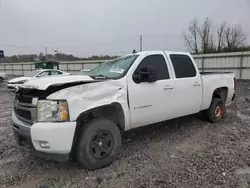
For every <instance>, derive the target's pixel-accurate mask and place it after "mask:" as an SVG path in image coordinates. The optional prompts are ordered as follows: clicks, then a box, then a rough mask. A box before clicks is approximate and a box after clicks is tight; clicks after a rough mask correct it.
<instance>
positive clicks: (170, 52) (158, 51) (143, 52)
mask: <svg viewBox="0 0 250 188" xmlns="http://www.w3.org/2000/svg"><path fill="white" fill-rule="evenodd" d="M162 52H164V53H166V54H167V55H169V54H184V55H190V53H189V52H177V51H164V50H156V51H142V52H137V53H134V54H138V55H146V54H150V53H162Z"/></svg>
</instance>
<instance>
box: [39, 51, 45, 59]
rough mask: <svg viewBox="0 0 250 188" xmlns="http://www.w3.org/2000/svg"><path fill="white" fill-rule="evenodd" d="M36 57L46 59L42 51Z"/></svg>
mask: <svg viewBox="0 0 250 188" xmlns="http://www.w3.org/2000/svg"><path fill="white" fill-rule="evenodd" d="M38 57H39V59H40V61H45V60H46V58H45V55H44V54H43V52H40V53H39V56H38Z"/></svg>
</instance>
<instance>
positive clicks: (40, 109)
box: [37, 100, 69, 122]
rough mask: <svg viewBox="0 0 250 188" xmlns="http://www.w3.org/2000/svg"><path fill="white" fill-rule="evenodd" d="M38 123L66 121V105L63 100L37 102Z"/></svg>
mask: <svg viewBox="0 0 250 188" xmlns="http://www.w3.org/2000/svg"><path fill="white" fill-rule="evenodd" d="M37 120H38V121H42V122H45V121H47V122H48V121H68V120H69V111H68V103H67V101H65V100H61V101H55V100H39V101H38V103H37Z"/></svg>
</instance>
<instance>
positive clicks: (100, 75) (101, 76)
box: [90, 74, 108, 79]
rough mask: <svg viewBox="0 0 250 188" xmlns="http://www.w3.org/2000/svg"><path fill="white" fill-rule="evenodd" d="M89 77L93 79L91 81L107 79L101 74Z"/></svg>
mask: <svg viewBox="0 0 250 188" xmlns="http://www.w3.org/2000/svg"><path fill="white" fill-rule="evenodd" d="M90 77H91V78H93V79H108V77H107V76H104V75H102V74H98V75H95V76H90Z"/></svg>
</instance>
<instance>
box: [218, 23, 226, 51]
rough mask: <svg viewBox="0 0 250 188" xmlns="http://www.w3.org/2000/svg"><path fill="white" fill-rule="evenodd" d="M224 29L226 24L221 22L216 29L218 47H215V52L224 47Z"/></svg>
mask: <svg viewBox="0 0 250 188" xmlns="http://www.w3.org/2000/svg"><path fill="white" fill-rule="evenodd" d="M226 28H227V22H225V21H224V22H222V23H221V24H220V26H219V28H218V29H217V41H218V46H217V52H218V53H219V52H221V50H222V48H223V47H224V45H225V42H224V41H225V40H224V39H225V32H226Z"/></svg>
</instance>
